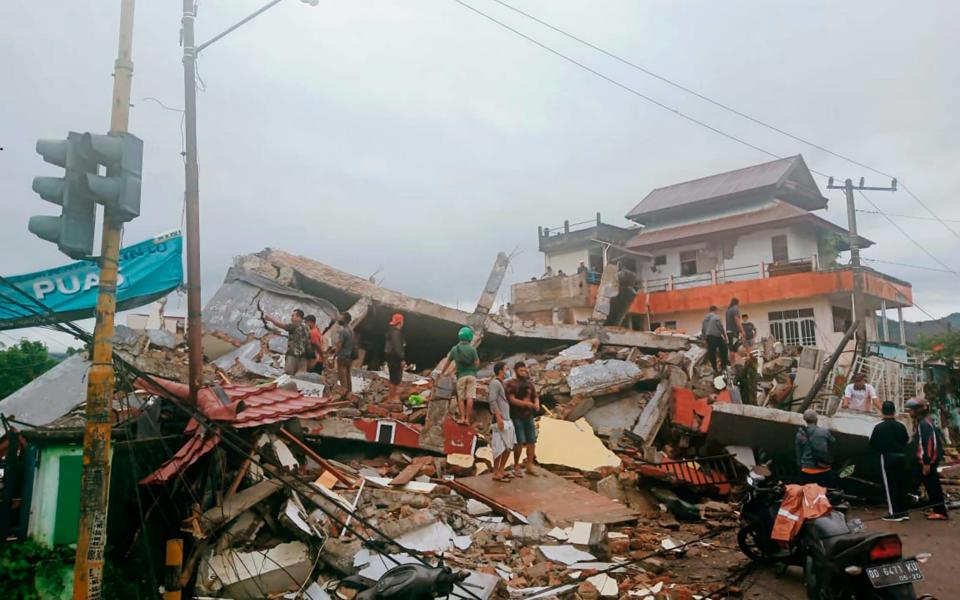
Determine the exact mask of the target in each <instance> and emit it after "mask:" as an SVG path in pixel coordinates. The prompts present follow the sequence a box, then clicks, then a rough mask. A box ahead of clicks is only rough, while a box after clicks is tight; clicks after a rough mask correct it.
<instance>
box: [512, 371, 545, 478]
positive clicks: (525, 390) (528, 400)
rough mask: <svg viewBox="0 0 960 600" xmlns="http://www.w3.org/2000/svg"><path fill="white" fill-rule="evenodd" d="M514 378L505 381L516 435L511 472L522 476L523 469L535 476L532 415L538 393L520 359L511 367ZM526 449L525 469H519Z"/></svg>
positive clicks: (537, 403) (538, 406)
mask: <svg viewBox="0 0 960 600" xmlns="http://www.w3.org/2000/svg"><path fill="white" fill-rule="evenodd" d="M513 374H514V378H513V379H511V380H510V381H508V382H507V386H506V392H507V400H508V401H509V402H510V416H511V418H512V419H513V429H514V432H515V433H516V436H517V445H516V446H515V447H514V449H513V474H514V476H516V477H523V474H524V470H525V471H526V472H527V473H529V474H530V475H533V476H534V477H536V476H537V473H536V471H534V470H533V465H534V462H535V460H536V456H535V455H534V450H535V448H536V445H537V426H536V424H535V423H534V422H533V418H534V416H536V414H537V413H538V412H539V411H540V395H539V394H537V388H536V387H534V385H533V382H532V381H530V372H529V371H528V370H527V363H525V362H523V361H520V362H518V363H517V364H516V365H514V367H513ZM524 450H526V451H527V456H526V463H525V469H524V470H521V469H520V455H521V454H522V452H523V451H524Z"/></svg>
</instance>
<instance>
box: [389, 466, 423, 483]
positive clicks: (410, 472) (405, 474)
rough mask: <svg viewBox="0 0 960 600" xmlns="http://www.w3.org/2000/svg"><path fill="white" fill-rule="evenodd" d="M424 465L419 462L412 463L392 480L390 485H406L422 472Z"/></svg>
mask: <svg viewBox="0 0 960 600" xmlns="http://www.w3.org/2000/svg"><path fill="white" fill-rule="evenodd" d="M422 468H423V466H422V465H419V464H417V463H411V464H409V465H407V466H406V467H404V469H403V470H402V471H400V473H399V474H398V475H397V476H396V477H394V478H393V479H392V480H391V481H390V485H406V484H408V483H410V482H411V481H412V480H413V478H414V477H416V476H417V474H418V473H419V472H420V469H422Z"/></svg>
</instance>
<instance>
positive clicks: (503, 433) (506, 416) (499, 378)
mask: <svg viewBox="0 0 960 600" xmlns="http://www.w3.org/2000/svg"><path fill="white" fill-rule="evenodd" d="M506 376H507V363H505V362H498V363H497V364H495V365H493V379H492V380H490V387H489V392H488V395H487V399H488V400H489V401H490V412H492V413H493V418H494V422H493V423H491V425H490V449H491V450H492V451H493V480H494V481H510V480H511V479H513V476H512V475H510V474H509V473H507V472H506V466H507V459H508V458H510V451H511V450H513V447H514V446H515V445H516V443H517V438H516V434H515V432H514V428H513V421H512V420H511V419H510V403H509V402H507V392H506V388H504V386H503V381H504V379H505V378H506Z"/></svg>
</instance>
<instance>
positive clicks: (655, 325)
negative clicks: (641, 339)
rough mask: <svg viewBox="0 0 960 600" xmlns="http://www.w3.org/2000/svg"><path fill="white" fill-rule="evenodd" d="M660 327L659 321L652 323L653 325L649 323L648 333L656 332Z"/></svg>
mask: <svg viewBox="0 0 960 600" xmlns="http://www.w3.org/2000/svg"><path fill="white" fill-rule="evenodd" d="M660 325H661V323H660V321H654V322H653V323H650V331H656V330H658V329H660Z"/></svg>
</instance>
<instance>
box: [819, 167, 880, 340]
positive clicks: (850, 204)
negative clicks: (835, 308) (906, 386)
mask: <svg viewBox="0 0 960 600" xmlns="http://www.w3.org/2000/svg"><path fill="white" fill-rule="evenodd" d="M827 189H831V190H838V189H842V190H843V191H844V194H845V195H846V197H847V230H848V244H849V246H850V266H851V267H852V269H853V310H852V311H851V314H852V315H853V322H854V323H855V324H856V326H857V328H856V329H857V330H856V338H855V339H856V341H855V343H854V357H856V356H857V354H858V353H859V354H860V356H863V355H864V354H865V352H866V349H867V314H866V301H865V299H864V295H863V269H862V267H861V265H860V235H859V234H858V233H857V205H856V201H855V200H854V197H853V192H854V190H858V191H863V190H873V191H883V192H895V191H897V180H896V179H894V180H893V181H892V183H891V185H890V187H867V186H865V185H864V182H863V178H862V177H861V178H860V184H859V185H857V186H854V185H853V180H851V179H847V180H845V181H844V182H843V185H842V186H839V185H834V184H833V177H831V178H830V179H829V181H828V182H827Z"/></svg>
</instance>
